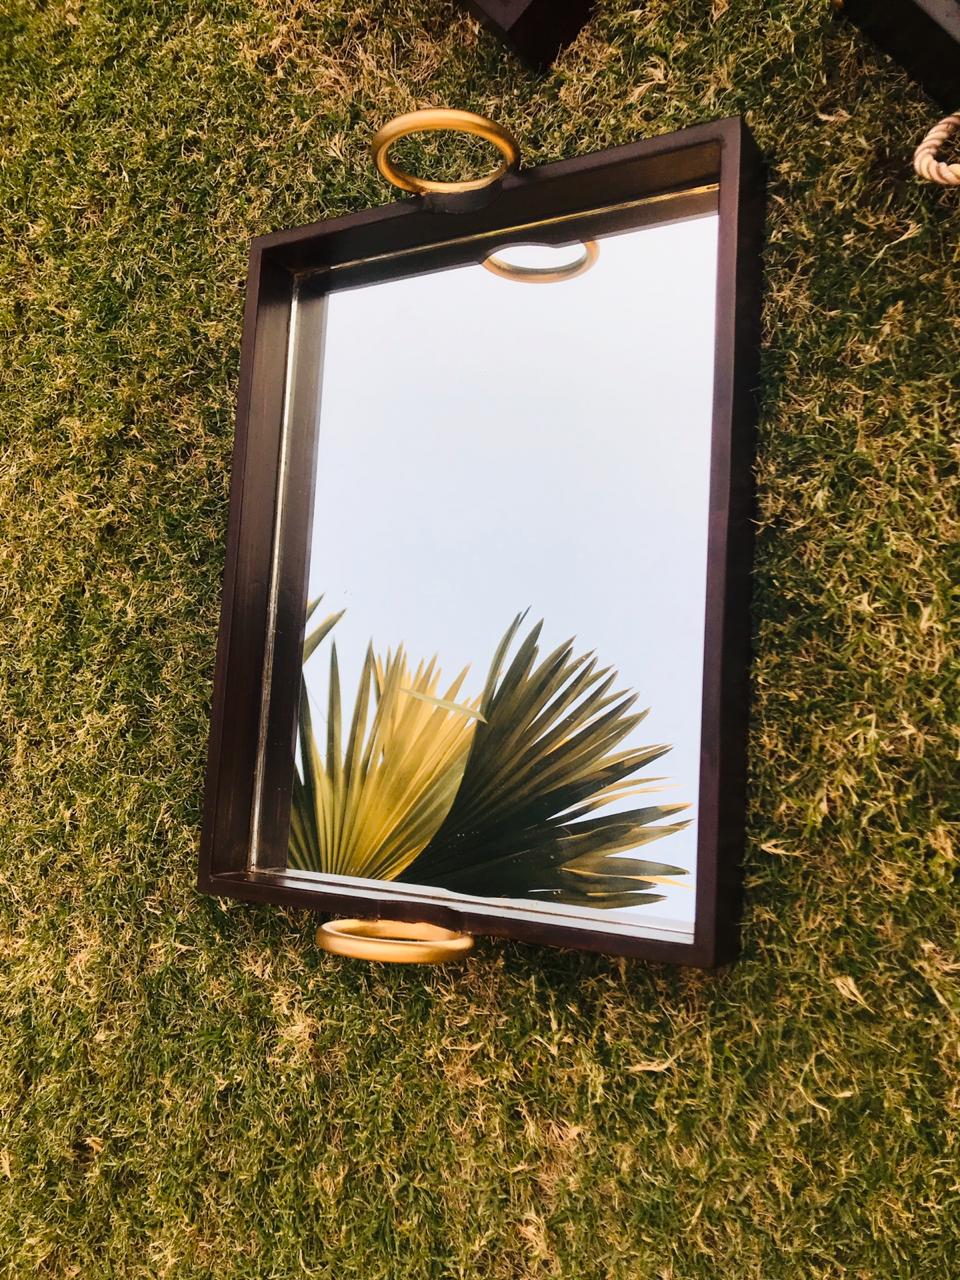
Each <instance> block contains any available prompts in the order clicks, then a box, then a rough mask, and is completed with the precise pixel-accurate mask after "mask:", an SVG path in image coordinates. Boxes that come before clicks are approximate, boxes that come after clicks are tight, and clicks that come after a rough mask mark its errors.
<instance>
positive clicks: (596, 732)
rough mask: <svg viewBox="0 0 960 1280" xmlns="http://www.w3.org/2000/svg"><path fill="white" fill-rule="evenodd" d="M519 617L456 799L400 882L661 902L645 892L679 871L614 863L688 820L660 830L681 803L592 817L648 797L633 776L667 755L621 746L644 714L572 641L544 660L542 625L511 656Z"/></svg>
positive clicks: (598, 903)
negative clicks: (628, 799) (627, 798)
mask: <svg viewBox="0 0 960 1280" xmlns="http://www.w3.org/2000/svg"><path fill="white" fill-rule="evenodd" d="M524 616H525V615H524V614H520V615H518V617H517V618H515V619H514V621H513V623H512V624H511V626H510V627H509V628H508V630H507V632H506V634H505V635H504V637H503V639H502V640H501V642H500V645H499V646H498V648H497V652H496V654H495V655H494V659H493V662H492V664H491V667H490V673H489V676H488V678H487V682H486V686H485V688H484V691H483V695H482V697H481V699H480V712H481V714H482V717H483V719H482V721H481V722H480V723H479V724H478V725H477V728H476V731H475V733H474V735H473V741H472V745H471V747H470V751H469V756H468V758H467V760H466V765H465V768H464V771H463V778H462V781H461V783H460V786H459V789H458V791H457V794H456V798H455V799H454V801H453V803H452V804H451V806H450V809H449V812H448V813H447V815H446V817H445V818H444V820H443V822H442V824H441V825H440V827H439V829H438V830H437V832H436V834H435V835H434V836H433V838H432V839H431V840H430V842H429V844H428V845H427V846H426V847H425V849H424V850H423V852H421V853H420V854H419V856H418V857H417V858H416V859H415V860H414V861H413V862H412V863H410V864H409V865H408V866H407V867H406V869H405V871H403V872H402V873H401V875H400V877H399V878H400V879H402V880H404V881H408V882H411V883H419V884H429V885H437V886H440V887H443V888H445V889H451V890H454V891H456V892H458V893H465V894H471V895H475V896H479V897H510V898H519V897H530V898H536V899H537V900H539V901H548V902H556V903H562V904H565V905H578V906H590V907H600V908H607V909H611V908H619V907H624V906H636V905H639V904H643V903H649V902H656V901H658V900H659V899H660V898H661V897H662V896H663V895H662V894H655V893H650V892H648V890H650V889H652V888H654V887H655V886H656V885H658V884H663V883H671V881H670V879H669V878H670V877H672V876H682V875H685V874H686V872H685V870H684V869H683V868H682V867H677V866H672V865H668V864H665V863H658V862H647V861H644V860H641V859H638V858H624V857H619V856H616V855H619V854H622V853H625V852H626V851H628V850H632V849H636V848H639V847H640V846H642V845H645V844H649V843H652V842H653V841H654V840H660V839H663V838H664V837H665V836H668V835H671V834H673V833H675V832H677V831H680V830H682V829H683V828H684V827H686V826H687V825H688V823H687V822H662V821H661V819H664V818H669V817H672V816H673V815H674V814H676V813H678V812H680V811H681V810H683V809H686V808H687V807H688V806H687V805H684V804H662V805H652V806H647V807H644V808H639V809H630V810H626V811H618V812H614V813H607V814H603V815H600V816H596V817H589V816H588V815H591V814H594V813H595V812H596V811H597V810H598V809H601V808H603V807H604V806H606V805H609V804H612V803H614V802H617V801H621V800H622V799H623V798H624V797H625V796H626V795H629V794H633V793H635V792H637V791H647V790H649V789H650V788H649V787H647V786H643V787H637V786H636V785H635V783H634V782H633V780H632V778H633V775H634V774H635V773H636V772H637V771H638V770H639V769H642V768H643V767H644V766H645V765H648V764H650V763H652V762H653V761H654V760H656V759H658V757H660V756H662V755H664V754H665V752H667V751H668V750H669V747H667V746H651V747H641V748H633V749H623V748H622V745H621V744H622V743H623V741H624V739H625V738H626V737H627V736H628V735H629V734H630V733H631V732H632V731H633V730H634V729H635V728H636V726H637V725H638V724H639V723H640V722H641V720H642V719H643V717H644V715H646V712H635V711H633V710H632V708H633V706H634V704H635V703H636V695H635V694H631V693H624V692H616V691H614V690H613V686H614V684H615V682H616V679H617V674H616V672H615V671H613V670H612V669H611V668H609V667H605V668H600V667H599V666H598V664H597V660H596V658H595V657H594V655H592V654H582V655H580V656H574V649H573V643H574V642H573V640H569V641H567V642H565V643H564V644H562V645H560V646H559V647H558V648H556V649H555V650H554V651H553V652H552V653H550V654H548V655H547V656H546V657H544V658H543V659H542V660H539V639H540V633H541V630H542V627H543V623H542V622H539V623H537V625H536V626H534V627H533V628H532V629H531V631H530V632H529V634H528V635H527V636H526V637H525V639H523V640H522V642H521V643H520V644H519V646H518V647H517V650H516V652H515V654H514V656H513V657H512V659H510V660H509V662H508V654H509V652H510V649H511V646H512V645H513V643H514V641H515V639H516V637H517V633H518V631H519V629H520V626H521V623H522V622H523V618H524Z"/></svg>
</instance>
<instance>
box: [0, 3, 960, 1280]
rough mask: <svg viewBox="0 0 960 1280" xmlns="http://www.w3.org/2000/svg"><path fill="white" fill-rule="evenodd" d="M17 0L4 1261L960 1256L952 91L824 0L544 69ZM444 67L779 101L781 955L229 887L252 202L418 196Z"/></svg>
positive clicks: (550, 109) (223, 1271)
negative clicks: (398, 958) (216, 662)
mask: <svg viewBox="0 0 960 1280" xmlns="http://www.w3.org/2000/svg"><path fill="white" fill-rule="evenodd" d="M0 13H2V16H0V34H2V55H0V58H2V61H0V114H2V120H3V140H2V143H0V207H2V217H0V262H2V268H0V269H2V290H0V330H2V332H3V335H4V336H3V344H2V362H3V366H4V367H3V377H2V380H0V425H2V453H0V523H2V530H0V545H2V548H3V554H2V559H0V565H2V569H0V573H2V579H0V583H2V600H3V624H2V628H0V672H2V674H0V679H2V688H3V696H2V711H0V717H2V718H0V732H2V739H3V740H2V746H0V760H2V766H0V772H2V795H0V814H2V819H0V876H2V892H0V913H2V924H0V930H2V932H0V937H2V953H0V954H2V969H0V990H2V1008H0V1274H2V1275H3V1276H4V1277H6V1276H9V1277H13V1278H14V1280H20V1278H21V1277H23V1278H24V1280H28V1278H33V1277H58V1278H59V1277H64V1278H67V1277H82V1278H83V1280H100V1278H101V1277H103V1278H106V1277H111V1278H112V1277H123V1278H127V1277H129V1278H130V1280H140V1278H144V1277H176V1278H177V1280H181V1278H184V1280H185V1278H187V1277H190V1278H191V1280H193V1278H195V1277H196V1278H198V1280H199V1278H201V1277H203V1278H206V1277H210V1278H216V1280H235V1278H240V1277H244V1278H250V1280H292V1278H295V1277H299V1276H304V1277H317V1278H321V1277H322V1278H323V1280H327V1278H328V1277H329V1278H330V1280H334V1278H336V1280H435V1278H436V1280H454V1278H457V1277H462V1278H463V1280H481V1278H482V1280H525V1278H527V1277H564V1278H569V1280H714V1278H715V1277H723V1278H724V1280H754V1278H756V1280H794V1278H796V1280H806V1278H807V1277H818V1278H819V1277H822V1278H824V1280H826V1278H830V1280H833V1278H834V1277H836V1278H838V1280H839V1278H844V1280H866V1278H867V1277H869V1278H870V1280H874V1278H876V1280H900V1278H901V1277H909V1278H911V1280H912V1278H914V1277H916V1278H918V1280H920V1278H923V1280H927V1278H928V1277H930V1278H934V1277H935V1278H937V1280H940V1278H943V1280H947V1278H948V1277H950V1276H955V1275H957V1266H958V1263H957V1261H956V1258H957V1253H958V1248H960V1239H958V1237H960V1229H958V1228H960V1187H958V1164H960V1161H958V1154H960V1151H958V1148H960V1142H958V1139H957V1133H958V1126H957V1118H958V1117H957V1110H958V1093H960V1084H958V1081H960V1072H958V1061H957V1059H958V1043H960V994H958V989H957V975H958V965H957V961H956V958H955V956H954V955H953V954H952V952H951V947H952V944H953V942H954V940H955V937H956V934H957V915H958V912H957V896H956V880H955V876H956V862H955V861H954V854H953V852H952V845H951V828H950V826H949V822H948V818H949V812H948V810H949V804H950V798H951V797H950V790H951V787H953V788H954V798H955V786H956V783H955V781H953V780H952V778H951V774H952V771H953V770H955V761H956V739H955V737H952V736H951V730H950V727H949V726H950V725H951V724H956V723H957V715H956V712H957V706H956V702H957V698H956V692H957V688H956V680H955V676H956V667H955V663H954V664H953V665H952V658H951V649H950V635H949V631H948V628H949V626H950V623H951V620H952V619H953V618H955V614H954V613H952V610H951V597H950V592H949V583H950V580H951V576H953V577H954V578H956V576H957V575H956V573H955V570H956V557H955V556H954V557H953V559H952V560H951V555H950V552H949V547H950V546H951V544H952V543H953V542H954V539H955V537H956V533H957V487H956V482H955V471H954V460H953V459H952V458H951V448H950V446H951V438H955V435H956V427H957V416H958V394H957V390H956V385H955V383H954V385H953V386H951V379H952V378H953V379H955V376H956V369H957V362H958V350H960V248H958V246H960V192H957V191H949V190H941V189H937V188H934V187H932V186H926V185H924V184H921V183H920V182H918V181H916V180H915V179H914V178H913V177H912V174H911V170H910V166H909V157H910V153H911V151H912V148H913V146H914V144H915V143H916V141H917V140H918V139H919V138H920V136H922V134H923V132H924V131H925V129H926V127H927V126H928V124H929V123H931V122H932V120H933V119H934V118H936V115H937V114H938V113H937V112H936V109H935V108H933V107H932V105H931V104H930V103H929V102H926V101H924V99H923V98H922V96H921V95H920V93H919V91H918V90H917V89H916V88H915V87H914V86H913V85H911V83H910V82H909V81H907V79H906V78H905V77H904V76H903V75H902V73H900V72H899V71H898V70H897V69H896V68H895V67H894V66H893V65H892V64H891V63H890V62H888V61H887V60H886V59H884V58H882V57H881V56H880V55H879V54H877V53H875V52H874V50H873V49H872V48H870V47H869V46H867V45H866V44H865V43H864V42H863V41H862V39H861V38H860V37H859V35H858V34H857V33H856V32H855V31H854V30H853V29H851V28H849V27H847V26H845V25H843V24H840V23H837V22H836V21H834V20H833V19H832V18H831V17H830V13H829V9H828V6H827V5H826V4H825V3H821V2H820V0H816V2H814V0H768V2H766V3H764V2H763V0H750V2H748V0H731V2H730V3H726V0H714V4H713V7H712V10H711V6H710V5H709V4H706V3H703V0H679V2H677V0H670V2H669V3H668V0H599V4H598V14H597V17H596V19H595V21H594V22H593V23H592V24H591V25H590V27H589V28H588V29H587V30H586V32H585V33H584V35H583V36H582V38H581V39H580V40H579V41H578V42H577V44H576V45H575V46H574V47H572V48H571V49H570V50H569V51H568V52H567V53H566V54H565V55H564V57H563V58H562V59H561V61H560V62H559V64H558V65H557V67H556V69H555V70H554V71H553V72H552V73H551V74H550V75H548V76H546V77H542V78H538V77H536V76H534V75H533V74H531V73H529V72H527V71H525V70H524V69H523V68H521V66H520V65H519V64H518V63H517V62H515V61H514V60H513V59H512V58H511V57H510V56H509V55H507V54H505V53H503V52H502V51H501V48H500V47H499V46H498V45H497V43H496V42H495V41H494V40H493V39H492V38H491V37H489V36H487V35H486V34H482V33H480V31H479V30H478V29H477V27H476V26H475V24H473V23H472V22H471V21H470V20H469V19H467V18H465V17H462V16H460V15H459V12H458V11H456V10H455V9H454V8H453V7H452V6H451V4H449V3H447V0H421V2H420V3H416V4H414V3H412V0H382V2H378V3H374V0H325V2H323V3H320V2H318V0H274V2H268V0H206V2H204V0H182V2H181V3H172V2H165V0H155V2H154V3H147V2H146V0H142V2H141V3H139V4H134V3H125V2H124V0H115V2H114V3H110V2H109V0H99V2H96V0H94V2H91V3H84V2H83V0H65V2H58V0H51V2H50V3H43V2H42V0H5V3H4V4H3V7H2V10H0ZM430 103H447V104H451V105H456V106H461V107H467V108H473V109H478V110H480V111H484V112H487V113H489V114H492V115H494V116H495V117H496V118H497V119H499V120H501V121H503V122H504V123H506V124H507V125H509V126H511V127H512V128H513V129H514V130H515V132H516V133H517V135H518V136H519V137H520V138H521V139H522V141H523V146H524V150H525V154H526V157H527V159H528V161H529V162H530V163H536V162H541V161H547V160H553V159H556V158H558V157H561V156H572V155H577V154H579V153H581V152H585V151H590V150H594V149H597V148H601V147H605V146H610V145H614V144H617V143H622V142H626V141H629V140H631V139H634V138H636V137H639V136H649V135H651V134H655V133H658V132H662V131H666V130H669V129H673V128H677V127H680V126H683V125H687V124H691V123H694V122H696V121H700V120H706V119H710V118H712V117H716V116H719V115H726V114H731V113H734V112H743V113H745V114H746V116H747V117H748V119H749V122H750V124H751V126H752V127H753V129H754V130H755V132H756V135H757V137H758V139H759V141H760V143H761V145H762V146H763V148H764V150H765V152H766V153H767V155H768V157H769V159H770V162H771V165H772V173H771V200H770V215H769V246H768V252H767V272H768V284H769V293H768V299H767V306H766V318H765V333H766V338H765V365H764V368H765V383H764V406H763V417H762V426H761V451H760V459H759V469H758V475H759V489H760V512H761V520H760V538H759V554H758V562H757V575H756V581H757V592H756V610H755V634H756V649H757V657H756V664H755V688H756V704H755V716H754V722H753V733H752V746H751V761H752V766H751V767H752V781H753V790H752V801H751V812H750V837H749V848H748V854H747V895H748V909H747V915H746V926H745V950H744V955H743V958H742V960H741V961H740V962H739V964H737V965H736V966H735V967H733V968H732V969H731V970H729V971H726V972H722V973H719V974H715V975H704V974H699V973H696V972H684V971H679V970H673V969H667V968H658V967H650V966H644V965H639V964H627V963H621V962H618V961H615V960H611V959H606V958H603V957H597V956H583V955H577V954H572V953H564V952H559V951H547V950H536V949H533V948H527V947H522V946H519V945H517V946H512V945H502V944H498V943H492V942H482V943H480V944H479V945H478V948H477V950H476V952H475V953H474V955H473V956H472V957H471V958H470V960H469V962H468V963H467V964H466V965H465V966H464V968H463V969H460V970H452V969H451V970H439V969H438V970H430V969H428V970H425V971H421V970H419V969H400V968H397V969H389V968H388V969H376V968H372V967H365V966H363V965H361V964H357V963H353V962H350V961H341V960H337V959H334V958H332V957H326V956H324V955H323V954H321V953H319V952H318V951H317V950H316V949H315V947H314V945H313V942H312V939H311V923H312V922H311V920H310V919H309V918H308V917H307V915H306V914H304V913H297V912H284V911H280V910H275V909H268V908H265V907H264V908H251V907H249V906H244V905H241V904H239V903H219V904H218V903H217V902H216V901H214V900H212V899H204V898H201V897H199V896H198V895H197V893H196V892H195V889H194V874H195V862H196V855H197V834H198V823H199V815H200V798H201V786H202V775H203V763H204V751H205V738H206V729H207V717H208V713H209V707H210V687H211V676H212V665H213V652H214V643H215V635H216V627H217V610H218V602H219V582H220V573H221V568H222V563H223V551H224V531H225V522H226V503H227V486H228V473H229V464H230V449H231V435H232V429H233V403H234V394H235V383H236V371H237V363H238V346H239V337H240V319H241V302H242V294H241V291H242V286H243V277H244V269H245V257H246V248H247V242H248V241H249V238H250V236H251V235H253V234H255V233H258V232H264V231H268V230H271V229H275V228H278V227H283V226H287V225H292V224H296V223H301V222H306V221H309V220H313V219H316V218H322V217H326V216H330V215H334V214H340V213H345V212H348V211H353V210H356V209H360V208H363V207H364V206H366V205H369V204H371V203H378V202H382V201H383V200H385V199H387V198H389V191H388V190H386V189H385V188H384V187H383V186H382V185H381V183H380V182H379V180H378V179H377V178H376V176H375V175H374V173H373V171H372V169H371V166H370V164H369V162H368V159H367V153H366V146H367V141H368V138H369V136H370V133H371V131H372V129H373V128H374V126H375V125H376V124H378V123H380V122H382V121H384V120H385V119H387V118H388V117H390V116H392V115H394V114H395V113H397V112H399V111H403V110H407V109H409V108H412V107H414V106H417V105H426V104H430ZM408 154H409V153H408ZM401 158H402V157H401ZM420 158H421V160H422V162H423V163H424V164H426V165H429V166H430V169H431V171H433V172H435V171H438V170H442V171H447V172H453V171H454V170H455V169H456V165H457V158H456V150H455V147H454V146H453V145H452V144H450V143H445V144H443V146H442V147H440V148H439V149H430V150H429V152H427V151H426V150H425V151H424V152H423V153H422V154H421V157H420ZM954 643H955V633H954Z"/></svg>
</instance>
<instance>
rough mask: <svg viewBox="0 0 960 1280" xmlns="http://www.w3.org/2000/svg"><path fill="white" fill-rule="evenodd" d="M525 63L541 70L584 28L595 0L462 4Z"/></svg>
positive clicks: (472, 1)
mask: <svg viewBox="0 0 960 1280" xmlns="http://www.w3.org/2000/svg"><path fill="white" fill-rule="evenodd" d="M462 3H463V5H464V7H465V8H466V9H468V10H469V11H470V12H471V13H472V14H473V15H474V17H475V18H479V19H480V21H481V22H482V23H483V25H484V26H485V27H487V28H489V30H490V31H492V32H493V33H494V35H497V36H499V37H500V39H501V40H502V41H503V42H504V44H506V45H509V46H510V48H511V49H513V51H514V52H515V53H518V54H519V55H520V57H521V58H523V59H524V61H525V62H529V63H530V65H531V66H533V67H537V68H541V69H542V68H544V67H547V66H549V65H550V63H551V62H552V61H553V60H554V58H555V57H556V56H557V54H558V53H559V52H560V50H561V49H562V48H563V47H564V45H567V44H569V43H570V41H571V40H573V39H574V38H575V37H576V36H577V34H578V33H579V31H580V29H581V28H582V27H583V26H584V25H585V24H586V22H587V20H588V19H589V17H590V14H591V13H592V11H593V5H594V0H462Z"/></svg>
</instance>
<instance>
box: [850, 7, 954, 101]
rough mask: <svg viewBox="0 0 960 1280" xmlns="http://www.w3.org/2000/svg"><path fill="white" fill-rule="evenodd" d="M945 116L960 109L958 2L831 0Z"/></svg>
mask: <svg viewBox="0 0 960 1280" xmlns="http://www.w3.org/2000/svg"><path fill="white" fill-rule="evenodd" d="M835 7H836V9H837V12H839V13H842V14H843V16H844V17H846V18H849V20H850V21H851V22H854V23H856V25H857V26H858V27H860V29H861V30H862V31H863V32H864V34H866V35H868V36H869V37H870V39H871V40H873V41H874V42H875V43H876V44H878V45H879V46H880V48H881V49H882V50H883V51H884V53H888V54H889V55H890V57H891V58H894V59H895V60H896V61H897V62H899V63H900V65H901V67H903V69H904V70H905V71H906V72H908V73H909V74H910V75H911V76H912V77H913V79H914V80H916V81H917V83H918V84H920V85H921V87H922V88H923V89H924V90H925V91H926V92H927V93H928V94H929V95H930V97H931V98H933V100H934V101H935V102H938V103H939V104H940V105H941V106H942V107H944V108H945V109H946V110H947V111H957V110H960V3H958V2H957V0H836V4H835Z"/></svg>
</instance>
